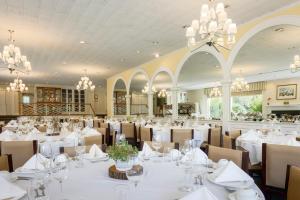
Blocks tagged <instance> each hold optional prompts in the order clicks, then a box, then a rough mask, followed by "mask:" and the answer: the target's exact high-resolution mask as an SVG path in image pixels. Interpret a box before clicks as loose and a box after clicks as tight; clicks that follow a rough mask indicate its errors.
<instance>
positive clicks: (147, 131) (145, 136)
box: [139, 127, 153, 142]
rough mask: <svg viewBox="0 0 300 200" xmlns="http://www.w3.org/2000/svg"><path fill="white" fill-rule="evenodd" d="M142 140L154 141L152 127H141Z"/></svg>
mask: <svg viewBox="0 0 300 200" xmlns="http://www.w3.org/2000/svg"><path fill="white" fill-rule="evenodd" d="M139 132H140V141H141V142H142V141H152V137H153V129H152V128H146V127H140V128H139Z"/></svg>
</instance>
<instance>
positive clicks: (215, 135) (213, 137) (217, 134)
mask: <svg viewBox="0 0 300 200" xmlns="http://www.w3.org/2000/svg"><path fill="white" fill-rule="evenodd" d="M208 144H209V145H213V146H217V147H221V146H222V126H219V127H217V128H210V129H208Z"/></svg>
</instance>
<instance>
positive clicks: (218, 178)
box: [211, 161, 252, 183]
mask: <svg viewBox="0 0 300 200" xmlns="http://www.w3.org/2000/svg"><path fill="white" fill-rule="evenodd" d="M211 177H212V179H213V181H214V182H215V183H225V182H236V181H240V182H242V181H251V180H252V178H251V177H250V176H249V175H248V174H246V173H245V172H244V171H243V170H242V169H241V168H239V167H238V166H237V165H236V164H235V163H234V162H232V161H229V163H228V164H227V165H226V166H224V167H221V168H219V169H217V170H216V171H214V172H213V173H212V175H211Z"/></svg>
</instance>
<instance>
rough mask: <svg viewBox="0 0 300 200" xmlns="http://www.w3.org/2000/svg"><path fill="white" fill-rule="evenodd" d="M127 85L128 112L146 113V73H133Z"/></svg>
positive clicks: (134, 113) (135, 113) (133, 113)
mask: <svg viewBox="0 0 300 200" xmlns="http://www.w3.org/2000/svg"><path fill="white" fill-rule="evenodd" d="M129 87H130V88H129V93H130V96H131V101H130V114H131V115H147V114H148V90H149V83H148V80H147V77H146V75H145V74H143V73H141V72H140V73H137V74H135V75H134V77H133V78H132V80H131V83H130V86H129Z"/></svg>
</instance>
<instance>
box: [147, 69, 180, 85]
mask: <svg viewBox="0 0 300 200" xmlns="http://www.w3.org/2000/svg"><path fill="white" fill-rule="evenodd" d="M160 72H167V73H168V74H169V76H170V77H171V80H172V86H173V87H175V86H176V84H175V78H174V75H173V72H172V71H171V70H170V69H169V68H167V67H160V68H158V69H157V70H156V71H155V72H154V74H153V75H152V77H151V80H150V83H149V88H152V85H153V82H154V80H155V77H156V76H157V75H158V74H159V73H160Z"/></svg>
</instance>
